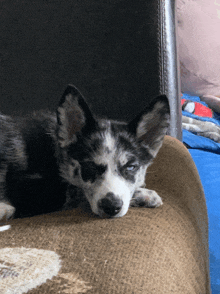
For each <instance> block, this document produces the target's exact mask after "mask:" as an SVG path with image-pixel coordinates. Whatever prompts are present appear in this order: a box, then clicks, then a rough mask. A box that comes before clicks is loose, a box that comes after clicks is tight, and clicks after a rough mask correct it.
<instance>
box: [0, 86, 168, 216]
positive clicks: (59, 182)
mask: <svg viewBox="0 0 220 294" xmlns="http://www.w3.org/2000/svg"><path fill="white" fill-rule="evenodd" d="M169 118H170V110H169V103H168V99H167V98H166V96H165V95H161V96H159V97H157V98H155V99H154V100H153V101H152V102H151V104H150V105H149V107H148V108H146V109H144V110H143V111H142V112H141V113H140V114H139V115H138V116H137V117H136V118H134V119H133V120H132V121H131V122H130V123H125V122H119V121H112V120H107V119H97V118H96V117H94V115H93V114H92V113H91V111H90V109H89V107H88V105H87V103H86V102H85V99H84V98H83V96H82V94H81V93H80V92H79V91H78V90H77V89H76V88H75V87H74V86H72V85H69V86H68V87H67V88H66V90H65V92H64V94H63V96H62V97H61V100H60V103H59V106H58V108H57V114H54V113H50V112H35V113H33V114H32V115H30V116H26V117H24V118H11V117H8V116H3V115H2V116H0V134H1V135H0V136H1V141H0V144H1V145H0V193H1V194H0V199H1V200H0V202H2V203H0V207H1V205H2V206H4V209H3V213H1V214H2V215H1V214H0V217H3V215H4V216H6V217H7V218H9V217H10V216H11V215H12V213H14V209H13V208H12V210H11V211H9V209H7V207H14V208H15V213H14V215H15V217H23V216H30V215H34V214H40V213H47V212H51V211H55V210H60V209H69V208H72V207H73V206H76V205H78V203H79V202H81V201H86V202H88V203H89V205H90V207H91V210H92V211H93V213H95V214H96V215H99V216H100V217H122V216H124V215H125V214H126V213H127V211H128V208H129V206H144V207H158V206H160V205H161V204H162V200H161V198H160V196H159V195H158V194H157V193H156V192H155V191H152V190H148V189H145V188H144V187H145V175H146V170H147V168H148V166H149V165H150V164H151V163H152V160H153V159H154V158H155V156H156V154H157V153H158V151H159V149H160V147H161V146H162V143H163V138H164V136H165V134H166V132H167V129H168V126H169Z"/></svg>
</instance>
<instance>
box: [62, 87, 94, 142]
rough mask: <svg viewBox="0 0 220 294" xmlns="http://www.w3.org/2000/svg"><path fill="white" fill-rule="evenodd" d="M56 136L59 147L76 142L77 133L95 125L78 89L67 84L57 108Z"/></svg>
mask: <svg viewBox="0 0 220 294" xmlns="http://www.w3.org/2000/svg"><path fill="white" fill-rule="evenodd" d="M57 122H58V129H57V136H58V141H59V143H60V146H61V147H67V146H68V145H70V144H71V143H74V142H76V139H77V134H79V133H81V132H82V131H83V130H85V129H86V128H88V129H89V128H93V127H95V124H96V121H95V119H94V118H93V116H92V113H91V111H90V109H89V107H88V105H87V104H86V102H85V100H84V98H83V96H82V94H81V93H80V91H79V90H78V89H77V88H76V87H74V86H72V85H68V86H67V88H66V90H65V91H64V93H63V96H62V97H61V99H60V103H59V106H58V109H57Z"/></svg>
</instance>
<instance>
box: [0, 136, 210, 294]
mask: <svg viewBox="0 0 220 294" xmlns="http://www.w3.org/2000/svg"><path fill="white" fill-rule="evenodd" d="M147 187H148V188H150V189H155V190H156V191H157V192H158V193H159V194H160V196H161V197H162V198H163V201H164V205H163V206H161V207H159V208H156V209H147V208H131V209H130V210H129V212H128V213H127V215H125V216H124V217H122V218H118V219H100V218H98V217H96V216H93V215H90V214H89V213H86V212H83V211H82V209H81V208H78V209H75V210H72V211H66V212H59V213H53V214H50V215H43V216H37V217H32V218H26V219H18V220H13V221H11V222H10V224H11V229H10V230H8V231H4V232H0V248H2V249H0V278H1V280H0V293H16V294H17V293H23V292H19V291H18V290H16V291H15V292H13V291H11V292H10V291H9V292H6V289H7V290H8V289H9V288H10V287H11V289H14V288H15V287H17V288H16V289H19V288H18V287H20V289H21V287H23V289H25V290H27V289H30V287H31V286H30V285H31V284H32V287H33V288H34V289H32V290H30V291H29V292H28V293H32V294H35V293H41V294H42V293H51V294H52V293H53V294H54V293H88V294H92V293H93V294H102V293H103V294H111V293H112V294H113V293H114V294H123V293H126V294H132V293H133V294H139V293H146V294H153V293H154V294H170V293H176V294H177V293H182V294H186V293H187V294H199V293H200V294H208V293H210V290H209V262H208V221H207V211H206V204H205V199H204V193H203V189H202V186H201V182H200V179H199V176H198V172H197V170H196V167H195V165H194V163H193V160H192V158H191V156H190V154H189V153H188V151H187V149H186V148H185V147H184V146H183V144H182V143H181V142H179V141H177V140H176V139H173V138H171V137H168V136H167V137H166V138H165V142H164V144H163V147H162V148H161V150H160V152H159V154H158V156H157V158H156V160H155V162H154V164H153V165H152V166H151V167H150V169H149V173H148V175H147ZM52 276H53V278H52ZM47 279H48V280H47ZM1 281H3V283H1ZM30 281H31V282H30ZM45 282H46V283H45ZM13 283H14V285H13ZM22 283H23V284H22ZM42 283H43V284H42ZM15 285H16V286H15ZM18 285H19V286H18ZM13 287H14V288H13ZM25 287H26V288H25ZM28 287H29V288H28Z"/></svg>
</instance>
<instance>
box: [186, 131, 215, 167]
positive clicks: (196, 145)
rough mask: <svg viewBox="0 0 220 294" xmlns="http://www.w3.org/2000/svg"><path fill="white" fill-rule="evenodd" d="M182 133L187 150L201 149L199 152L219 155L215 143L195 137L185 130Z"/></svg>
mask: <svg viewBox="0 0 220 294" xmlns="http://www.w3.org/2000/svg"><path fill="white" fill-rule="evenodd" d="M182 132H183V143H185V144H186V145H187V147H188V148H192V149H201V150H206V151H211V152H213V153H218V154H220V144H219V143H216V142H214V141H213V140H211V139H209V138H205V137H202V136H198V135H195V134H193V133H191V132H189V131H187V130H182ZM219 168H220V166H219Z"/></svg>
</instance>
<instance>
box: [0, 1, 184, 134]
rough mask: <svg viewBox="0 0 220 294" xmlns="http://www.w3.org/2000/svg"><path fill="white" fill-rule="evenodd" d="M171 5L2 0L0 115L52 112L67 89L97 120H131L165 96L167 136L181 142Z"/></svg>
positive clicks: (157, 2)
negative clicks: (77, 93)
mask: <svg viewBox="0 0 220 294" xmlns="http://www.w3.org/2000/svg"><path fill="white" fill-rule="evenodd" d="M174 6H175V1H174V0H147V1H144V0H141V1H133V0H126V1H125V0H115V1H101V0H97V1H90V0H81V1H72V0H66V1H61V2H59V1H43V0H39V1H34V2H33V1H28V0H24V1H15V0H10V1H4V3H3V7H2V8H1V11H2V12H1V23H0V28H1V30H0V36H1V38H0V54H1V72H0V78H1V83H0V84H1V100H0V103H1V111H2V112H4V113H6V114H11V113H14V112H19V113H21V112H22V113H25V112H27V111H30V110H33V109H35V110H36V109H42V108H49V109H51V110H55V109H56V107H57V104H58V101H59V98H60V96H61V94H62V92H63V90H64V89H65V87H66V85H67V84H69V83H71V84H74V85H75V86H77V88H79V89H80V90H81V92H82V93H83V94H84V96H85V97H86V98H87V101H88V103H89V105H90V106H91V107H92V110H93V112H95V113H96V114H97V115H101V116H106V117H110V118H113V119H121V120H131V119H132V118H133V117H135V116H136V115H137V113H138V112H140V111H141V110H142V109H143V108H144V107H146V106H147V105H148V104H149V102H150V101H151V99H152V98H154V97H155V96H157V95H158V94H166V95H167V96H168V98H169V100H170V106H171V113H172V114H171V129H170V134H171V135H172V136H174V137H178V138H180V136H181V135H180V130H181V122H180V119H181V112H180V103H179V85H178V83H179V77H178V74H179V73H178V69H177V58H176V55H177V54H176V40H175V7H174Z"/></svg>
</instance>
